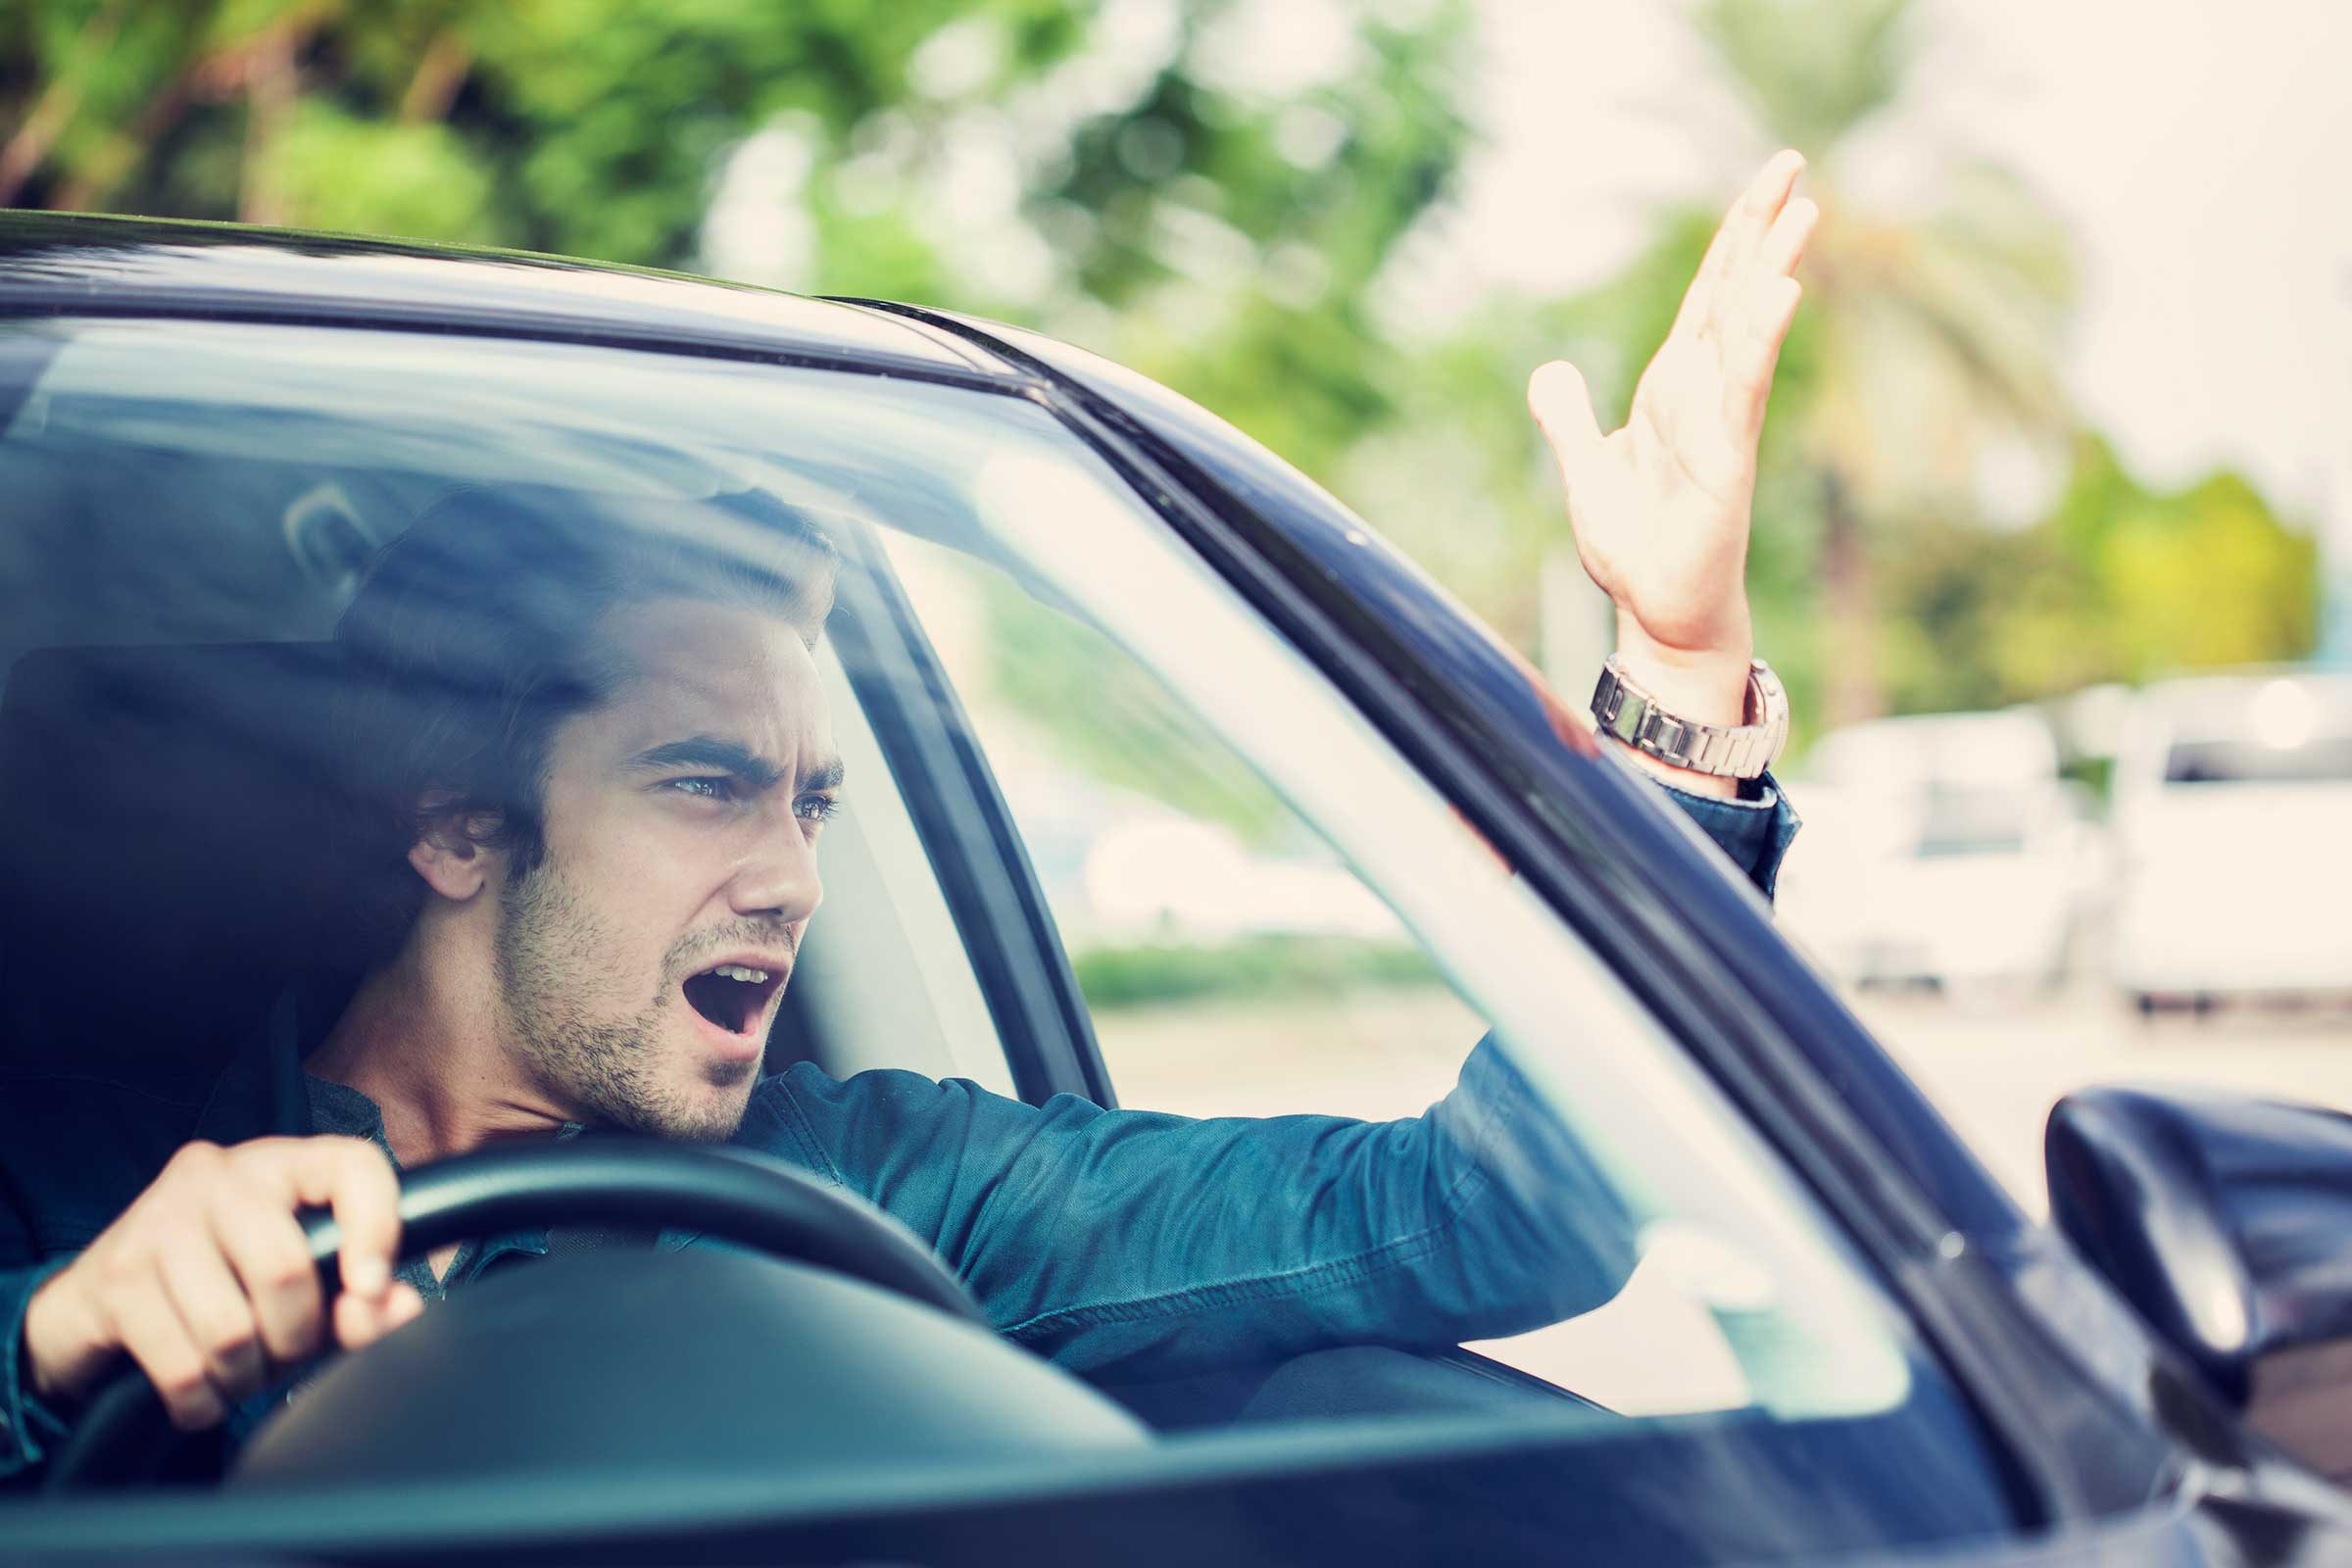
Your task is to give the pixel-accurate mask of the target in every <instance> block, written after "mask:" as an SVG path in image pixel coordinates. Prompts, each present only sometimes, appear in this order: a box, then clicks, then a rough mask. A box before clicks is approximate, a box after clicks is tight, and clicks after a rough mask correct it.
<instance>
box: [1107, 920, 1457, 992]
mask: <svg viewBox="0 0 2352 1568" xmlns="http://www.w3.org/2000/svg"><path fill="white" fill-rule="evenodd" d="M1071 964H1072V967H1073V968H1074V969H1075V970H1076V971H1077V975H1078V989H1079V990H1081V991H1083V992H1084V993H1085V994H1086V1001H1087V1005H1089V1006H1091V1007H1096V1008H1105V1007H1134V1006H1143V1005H1148V1004H1152V1003H1163V1002H1188V1001H1195V1000H1199V999H1202V998H1209V997H1214V998H1216V999H1217V1000H1219V1001H1224V1000H1227V999H1231V998H1237V997H1281V996H1317V997H1325V998H1328V997H1331V996H1334V995H1337V994H1339V993H1341V992H1345V991H1353V990H1363V989H1367V988H1371V987H1376V986H1424V985H1431V984H1434V983H1436V982H1437V980H1438V978H1439V976H1438V972H1437V969H1436V967H1435V966H1434V965H1433V964H1432V963H1431V962H1430V960H1429V956H1428V955H1427V954H1425V953H1423V952H1422V951H1421V950H1420V949H1419V948H1417V947H1413V946H1410V945H1409V944H1405V943H1380V942H1365V941H1361V940H1358V939H1355V938H1351V937H1309V936H1282V935H1265V936H1253V937H1241V938H1237V939H1235V940H1234V941H1231V942H1222V943H1215V944H1147V945H1143V946H1135V947H1101V948H1089V949H1087V950H1086V951H1084V952H1082V953H1079V954H1077V955H1075V956H1073V957H1072V959H1071Z"/></svg>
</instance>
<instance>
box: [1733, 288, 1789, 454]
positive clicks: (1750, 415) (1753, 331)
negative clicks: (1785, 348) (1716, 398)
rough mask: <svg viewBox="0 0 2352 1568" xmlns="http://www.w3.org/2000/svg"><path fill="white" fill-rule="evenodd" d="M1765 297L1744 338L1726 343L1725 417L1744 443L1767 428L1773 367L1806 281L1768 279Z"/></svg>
mask: <svg viewBox="0 0 2352 1568" xmlns="http://www.w3.org/2000/svg"><path fill="white" fill-rule="evenodd" d="M1761 292H1762V294H1763V296H1764V297H1763V299H1762V300H1761V302H1760V303H1759V304H1758V305H1757V307H1756V309H1755V311H1754V312H1753V314H1751V315H1750V317H1749V318H1748V321H1747V325H1746V326H1745V328H1744V329H1743V330H1742V332H1741V335H1740V340H1739V341H1738V342H1737V343H1734V344H1731V345H1729V346H1728V348H1727V351H1726V365H1725V374H1724V383H1723V403H1724V408H1723V414H1724V422H1725V424H1726V425H1728V426H1729V427H1730V428H1731V429H1733V430H1735V431H1737V432H1739V433H1740V438H1741V440H1742V442H1743V444H1747V443H1753V441H1754V440H1755V438H1756V433H1757V432H1758V431H1759V430H1761V429H1762V428H1763V427H1764V408H1765V405H1766V404H1767V403H1768V402H1770V401H1771V397H1772V372H1773V370H1774V368H1776V367H1777V366H1778V365H1779V364H1780V360H1781V345H1782V344H1783V343H1784V342H1786V341H1787V340H1788V337H1789V322H1791V321H1793V320H1795V319H1796V307H1797V304H1798V302H1799V301H1800V300H1802V299H1803V298H1804V292H1805V290H1804V285H1803V284H1801V283H1799V282H1797V280H1796V279H1795V278H1793V277H1776V278H1770V279H1767V280H1766V281H1765V282H1764V284H1763V285H1762V288H1761Z"/></svg>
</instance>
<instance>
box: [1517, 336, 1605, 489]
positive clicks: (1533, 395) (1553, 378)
mask: <svg viewBox="0 0 2352 1568" xmlns="http://www.w3.org/2000/svg"><path fill="white" fill-rule="evenodd" d="M1527 406H1528V409H1529V411H1530V412H1532V413H1533V414H1534V415H1535V417H1536V423H1538V424H1539V425H1542V426H1543V427H1544V439H1545V440H1546V441H1548V442H1550V443H1551V455H1552V457H1553V458H1554V459H1555V460H1557V461H1558V463H1559V466H1560V477H1561V478H1562V479H1563V480H1564V481H1566V483H1567V485H1568V488H1569V490H1570V492H1571V493H1573V492H1574V491H1575V489H1576V482H1577V475H1578V474H1579V473H1580V472H1581V471H1583V469H1584V468H1585V466H1586V465H1587V464H1588V463H1590V462H1591V460H1592V459H1593V456H1594V455H1595V454H1597V453H1598V452H1599V450H1600V443H1601V434H1600V423H1599V421H1598V420H1597V419H1595V418H1594V417H1593V394H1592V393H1591V391H1589V390H1588V389H1587V388H1586V386H1585V378H1584V376H1583V375H1582V374H1581V373H1579V372H1578V370H1577V368H1576V367H1575V366H1573V365H1570V364H1569V363H1568V362H1567V361H1566V360H1553V361H1551V362H1550V363H1549V364H1547V365H1541V366H1538V367H1537V368H1536V373H1535V374H1534V375H1531V376H1529V377H1528V381H1527Z"/></svg>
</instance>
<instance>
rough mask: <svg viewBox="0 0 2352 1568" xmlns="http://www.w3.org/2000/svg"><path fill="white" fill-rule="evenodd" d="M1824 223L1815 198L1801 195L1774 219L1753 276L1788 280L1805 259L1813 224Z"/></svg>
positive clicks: (1757, 255) (1763, 278)
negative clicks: (1797, 265)
mask: <svg viewBox="0 0 2352 1568" xmlns="http://www.w3.org/2000/svg"><path fill="white" fill-rule="evenodd" d="M1820 221H1821V209H1820V207H1818V206H1817V205H1815V204H1814V202H1813V200H1812V198H1810V197H1806V196H1799V197H1797V198H1796V200H1794V201H1792V202H1790V203H1789V205H1788V206H1786V207H1784V208H1782V209H1781V216H1780V217H1778V218H1776V219H1774V220H1773V221H1772V228H1771V230H1770V231H1769V232H1767V233H1766V234H1765V236H1764V243H1763V245H1762V246H1761V247H1760V248H1759V249H1758V250H1757V252H1756V265H1755V267H1754V269H1753V270H1752V271H1753V275H1754V276H1755V277H1756V278H1757V280H1758V281H1761V282H1770V281H1771V280H1772V279H1774V278H1776V277H1787V276H1789V275H1790V274H1791V273H1793V272H1794V271H1795V270H1796V264H1797V263H1798V262H1799V261H1801V260H1803V258H1804V254H1805V241H1807V240H1809V239H1811V238H1812V237H1813V229H1814V225H1816V224H1817V223H1819V222H1820Z"/></svg>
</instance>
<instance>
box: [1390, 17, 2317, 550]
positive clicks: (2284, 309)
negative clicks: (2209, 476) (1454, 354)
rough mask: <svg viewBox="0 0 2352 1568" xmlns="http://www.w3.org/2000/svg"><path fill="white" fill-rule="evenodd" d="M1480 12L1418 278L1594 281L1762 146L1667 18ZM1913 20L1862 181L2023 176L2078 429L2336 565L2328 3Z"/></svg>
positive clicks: (1722, 189) (2150, 472) (1469, 282)
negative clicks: (1881, 175)
mask: <svg viewBox="0 0 2352 1568" xmlns="http://www.w3.org/2000/svg"><path fill="white" fill-rule="evenodd" d="M1483 11H1484V19H1483V20H1484V23H1485V26H1486V29H1487V45H1488V47H1487V63H1486V65H1485V67H1484V72H1485V78H1486V79H1485V81H1484V83H1483V90H1482V91H1480V92H1479V93H1478V94H1476V95H1475V98H1476V101H1478V102H1480V103H1482V104H1484V105H1485V106H1486V113H1487V115H1488V117H1489V118H1488V128H1489V131H1490V134H1491V137H1492V142H1491V145H1490V147H1489V150H1488V151H1487V152H1486V153H1484V154H1483V155H1482V156H1481V157H1480V158H1479V160H1478V162H1477V163H1476V165H1475V166H1474V167H1473V169H1472V170H1471V171H1470V177H1469V180H1468V184H1467V187H1466V191H1465V210H1464V211H1463V212H1462V213H1461V214H1460V216H1459V217H1458V219H1457V220H1456V221H1454V222H1453V223H1451V224H1449V225H1448V226H1447V230H1446V233H1445V235H1444V236H1443V239H1442V241H1441V242H1440V244H1439V245H1438V246H1436V247H1433V249H1435V250H1437V251H1438V252H1439V254H1436V255H1428V256H1427V261H1428V266H1427V269H1426V270H1422V269H1416V271H1420V272H1421V274H1422V276H1421V281H1422V283H1423V284H1424V285H1427V284H1429V283H1434V282H1435V281H1437V279H1439V278H1441V277H1442V278H1443V279H1444V280H1445V287H1446V288H1447V289H1449V290H1460V291H1463V292H1469V291H1471V290H1474V289H1475V287H1476V286H1477V283H1478V282H1479V280H1481V279H1482V278H1486V279H1509V280H1512V281H1517V282H1521V283H1527V284H1535V285H1552V286H1574V285H1576V284H1579V283H1583V282H1589V281H1592V280H1594V279H1596V278H1599V277H1601V276H1605V275H1606V274H1607V273H1608V272H1610V271H1611V270H1614V269H1615V268H1616V267H1618V266H1620V265H1622V264H1623V262H1624V261H1625V259H1626V258H1627V257H1628V256H1629V255H1630V254H1631V252H1632V251H1633V249H1634V248H1635V246H1636V245H1637V244H1639V242H1640V240H1641V238H1642V234H1643V231H1644V223H1645V221H1646V219H1647V216H1648V215H1649V214H1650V213H1651V212H1653V211H1654V210H1655V207H1656V205H1657V203H1658V202H1659V201H1660V200H1661V199H1665V198H1672V197H1679V196H1695V195H1704V196H1706V197H1707V198H1708V200H1709V201H1710V203H1712V202H1713V201H1715V200H1717V199H1719V198H1725V199H1728V196H1729V194H1730V192H1731V191H1732V190H1733V189H1734V188H1735V187H1736V186H1737V184H1738V181H1739V179H1740V176H1741V175H1742V174H1743V173H1744V172H1745V171H1746V170H1747V168H1748V167H1749V165H1750V164H1751V163H1752V162H1753V161H1755V160H1756V159H1757V158H1758V157H1760V155H1761V152H1763V151H1768V150H1769V149H1768V148H1762V147H1760V146H1759V145H1758V144H1757V143H1756V142H1755V141H1754V140H1753V139H1752V138H1753V134H1754V133H1753V132H1752V131H1751V130H1750V129H1749V128H1748V126H1747V124H1746V123H1745V121H1744V119H1743V116H1742V114H1741V111H1740V106H1739V103H1738V101H1737V99H1736V98H1734V97H1733V95H1732V93H1731V91H1730V90H1729V89H1728V88H1727V87H1726V86H1725V85H1724V84H1723V82H1722V79H1721V77H1720V75H1719V74H1718V73H1717V72H1716V70H1715V68H1714V66H1713V64H1712V62H1711V61H1710V59H1709V58H1708V57H1707V55H1706V54H1705V53H1704V51H1703V49H1702V48H1701V46H1699V45H1698V44H1697V43H1696V42H1695V41H1694V40H1693V38H1692V36H1691V31H1690V29H1689V27H1688V25H1687V24H1686V23H1685V22H1684V21H1683V17H1684V16H1685V14H1686V7H1685V5H1683V4H1680V3H1677V4H1661V5H1628V4H1625V3H1624V0H1483ZM1920 20H1921V22H1922V24H1923V37H1924V40H1925V43H1926V47H1925V49H1924V50H1923V51H1922V59H1921V64H1920V66H1919V69H1918V71H1917V73H1916V75H1915V77H1914V79H1913V84H1912V85H1913V91H1912V93H1911V95H1910V101H1909V103H1908V105H1907V107H1906V108H1905V109H1904V110H1903V111H1902V112H1901V113H1900V114H1899V116H1898V117H1896V118H1895V119H1894V120H1893V121H1892V122H1891V123H1888V124H1887V125H1886V126H1884V127H1881V128H1880V130H1879V132H1878V134H1876V135H1875V136H1874V137H1873V139H1872V143H1871V147H1872V153H1871V156H1870V157H1869V159H1868V160H1867V161H1866V164H1865V167H1866V168H1875V169H1878V170H1880V171H1881V172H1885V173H1886V174H1887V176H1888V177H1889V178H1892V179H1898V180H1899V178H1900V176H1901V174H1902V173H1903V172H1905V170H1906V166H1907V167H1908V169H1909V170H1912V171H1916V170H1919V169H1922V168H1926V167H1929V166H1930V162H1931V156H1932V155H1933V154H1934V153H1936V151H1937V150H1939V149H1949V150H1956V151H1961V152H1974V153H1980V154H1987V153H1988V154H1992V155H1995V156H1997V157H1999V158H2001V159H2002V160H2003V161H2005V162H2007V163H2008V164H2009V165H2010V166H2011V167H2013V168H2015V169H2017V170H2018V171H2019V172H2022V173H2023V174H2025V175H2026V176H2027V177H2028V178H2029V179H2030V180H2031V181H2032V182H2033V183H2034V185H2035V186H2036V187H2038V188H2039V189H2040V190H2041V191H2043V192H2044V193H2045V194H2046V196H2047V197H2048V199H2049V201H2050V204H2051V206H2052V207H2053V209H2054V210H2055V211H2056V212H2058V213H2059V214H2060V215H2061V216H2062V217H2063V218H2064V219H2065V220H2067V221H2069V223H2070V224H2071V225H2072V227H2073V228H2074V230H2075V233H2076V237H2077V241H2078V246H2079V256H2080V262H2081V266H2082V303H2081V309H2080V312H2079V317H2078V321H2077V326H2076V330H2075V333H2074V336H2073V339H2072V341H2071V342H2070V343H2069V344H2068V345H2067V346H2066V350H2065V359H2066V363H2067V365H2068V367H2069V373H2070V377H2071V379H2072V382H2073V384H2074V386H2075V388H2076V391H2077V394H2078V396H2079V397H2080V398H2081V400H2082V404H2083V406H2084V407H2085V409H2086V410H2087V411H2088V413H2089V414H2090V416H2091V417H2092V418H2093V419H2094V420H2095V421H2096V422H2098V423H2099V424H2101V425H2102V426H2104V427H2105V428H2107V429H2108V430H2109V431H2110V433H2112V434H2113V435H2114V436H2115V437H2116V438H2117V439H2118V441H2119V442H2120V443H2121V444H2122V445H2123V447H2124V449H2125V451H2126V453H2127V454H2128V456H2129V457H2130V459H2131V461H2132V463H2133V464H2134V466H2136V467H2137V468H2138V469H2139V470H2140V471H2141V472H2143V473H2144V474H2146V475H2147V476H2148V477H2149V478H2151V479H2153V480H2156V481H2158V482H2168V483H2169V482H2179V481H2181V480H2184V479H2188V478H2191V477H2193V476H2195V475H2196V474H2198V473H2200V472H2202V471H2204V470H2205V469H2207V468H2210V467H2212V466H2215V465H2218V464H2231V465H2235V466H2241V467H2243V468H2245V469H2247V470H2249V471H2250V472H2251V473H2252V474H2253V475H2254V476H2255V478H2256V479H2257V480H2258V482H2260V483H2261V484H2262V485H2263V486H2264V488H2265V489H2266V490H2268V491H2269V492H2270V493H2271V494H2272V495H2273V497H2274V498H2276V499H2277V500H2278V501H2279V502H2280V503H2282V504H2283V505H2285V506H2286V507H2288V508H2289V509H2290V510H2291V511H2293V512H2296V513H2299V514H2301V515H2304V516H2307V517H2310V518H2312V519H2313V520H2315V521H2316V520H2319V519H2320V518H2322V517H2323V516H2328V515H2332V518H2333V525H2334V527H2335V529H2336V530H2337V533H2336V537H2337V538H2338V539H2339V540H2342V541H2344V542H2345V543H2346V546H2347V548H2346V549H2345V551H2344V552H2343V556H2344V558H2345V559H2352V91H2348V90H2347V88H2346V85H2345V84H2346V81H2347V79H2352V77H2348V74H2347V73H2348V72H2352V65H2348V62H2352V7H2346V6H2344V5H2342V4H2341V3H2340V0H2240V3H2238V4H2235V5H2230V6H2221V5H2217V4H2214V3H2213V0H2134V3H2133V4H2132V5H2131V6H2129V7H2125V6H2112V5H2091V6H2076V5H2063V4H2062V5H2051V4H2048V3H2047V0H1923V4H1922V10H1921V16H1920ZM1426 254H1427V253H1425V255H1426ZM1414 292H1415V293H1416V294H1418V293H1421V292H1422V289H1421V288H1420V287H1416V288H1415V289H1414Z"/></svg>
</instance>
